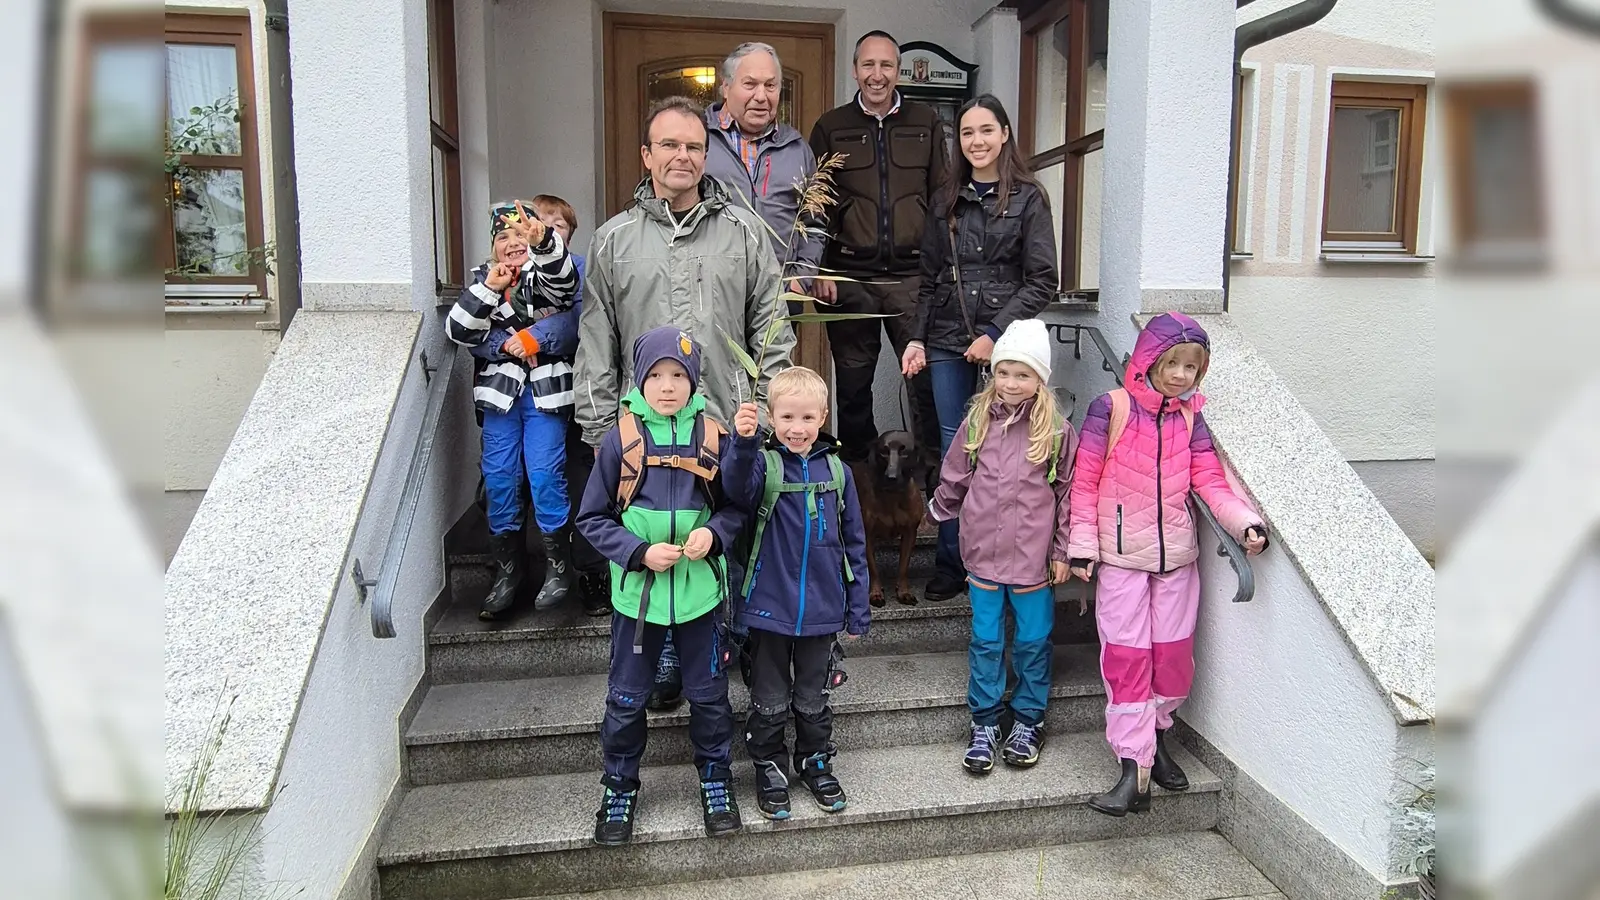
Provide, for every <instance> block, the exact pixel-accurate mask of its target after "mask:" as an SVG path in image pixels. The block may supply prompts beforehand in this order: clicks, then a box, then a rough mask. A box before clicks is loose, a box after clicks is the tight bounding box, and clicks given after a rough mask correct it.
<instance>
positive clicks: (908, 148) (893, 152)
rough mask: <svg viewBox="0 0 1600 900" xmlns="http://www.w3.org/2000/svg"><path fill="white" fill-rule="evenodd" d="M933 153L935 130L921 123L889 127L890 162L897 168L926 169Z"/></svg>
mask: <svg viewBox="0 0 1600 900" xmlns="http://www.w3.org/2000/svg"><path fill="white" fill-rule="evenodd" d="M932 153H933V132H932V131H930V130H929V129H927V128H925V127H923V126H921V125H913V126H903V127H900V128H891V129H889V162H891V163H893V164H894V166H895V168H897V169H925V168H927V167H928V158H929V156H930V155H932Z"/></svg>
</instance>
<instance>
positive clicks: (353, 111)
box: [289, 0, 434, 310]
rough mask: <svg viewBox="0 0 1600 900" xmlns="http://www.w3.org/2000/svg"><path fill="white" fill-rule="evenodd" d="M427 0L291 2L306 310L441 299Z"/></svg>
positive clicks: (426, 304) (410, 305) (423, 304)
mask: <svg viewBox="0 0 1600 900" xmlns="http://www.w3.org/2000/svg"><path fill="white" fill-rule="evenodd" d="M427 18H428V17H427V3H426V0H349V2H344V3H322V2H313V0H291V2H290V3H289V48H290V68H291V77H292V78H293V82H294V145H295V146H294V152H295V173H296V177H297V179H298V188H299V198H300V265H301V270H302V279H303V284H304V295H303V305H304V307H305V308H306V309H323V310H327V309H386V310H405V309H416V310H423V309H429V308H431V307H432V306H433V304H434V268H433V189H432V184H431V180H432V176H431V172H430V166H429V154H430V146H429V124H428V22H427Z"/></svg>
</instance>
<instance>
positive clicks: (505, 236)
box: [445, 202, 578, 619]
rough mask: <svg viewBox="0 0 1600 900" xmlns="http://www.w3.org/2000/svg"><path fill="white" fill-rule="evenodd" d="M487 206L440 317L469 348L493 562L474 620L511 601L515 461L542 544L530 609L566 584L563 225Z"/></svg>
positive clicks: (573, 274) (571, 279)
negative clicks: (465, 271) (454, 294)
mask: <svg viewBox="0 0 1600 900" xmlns="http://www.w3.org/2000/svg"><path fill="white" fill-rule="evenodd" d="M491 216H492V219H491V225H490V230H491V234H492V235H493V240H494V243H493V251H492V254H491V256H490V259H489V261H488V262H486V263H484V264H483V265H481V266H479V267H478V268H476V269H474V270H473V272H472V276H473V284H472V286H471V287H469V288H467V289H466V290H464V291H462V292H461V298H460V299H459V300H457V301H456V304H455V306H454V307H452V308H451V310H450V314H449V316H448V317H447V318H446V319H445V330H446V333H447V334H448V335H449V337H450V339H451V340H453V341H455V342H456V343H458V344H462V345H465V346H467V347H470V348H471V349H472V355H473V356H474V357H475V358H476V363H475V369H476V378H475V380H474V383H473V389H472V396H473V401H474V404H475V405H476V407H477V409H478V412H479V415H480V416H481V418H482V422H483V457H482V465H483V482H484V492H485V494H487V495H488V518H489V548H490V552H491V553H492V554H493V557H494V567H495V581H494V585H493V587H491V588H490V590H489V594H488V596H487V597H485V598H484V601H483V608H482V610H481V612H480V613H479V616H480V617H481V618H484V619H494V618H496V617H497V616H500V615H502V614H504V613H505V612H506V611H507V610H509V609H510V608H511V605H512V603H513V601H514V600H515V599H516V594H517V589H518V588H519V587H520V586H521V583H522V579H523V571H522V556H523V552H522V551H523V543H522V527H523V518H524V515H523V511H522V478H523V472H524V470H526V472H527V479H528V483H529V484H530V486H531V487H532V489H533V508H534V519H535V521H536V523H537V525H538V527H539V532H540V536H541V539H542V542H543V544H544V552H545V581H544V585H543V586H542V587H541V588H540V590H539V594H538V597H537V599H535V601H534V608H535V609H549V608H552V607H555V606H559V605H560V604H561V603H562V602H563V601H564V600H565V599H566V597H567V594H568V593H570V591H571V589H572V577H573V576H572V561H571V553H572V551H571V538H572V536H571V527H570V523H569V521H568V519H569V503H568V497H567V478H566V460H567V454H566V431H567V421H568V419H569V418H570V417H571V415H572V402H573V394H572V359H573V355H574V354H575V353H576V350H577V343H578V341H577V339H578V329H577V324H578V323H577V316H576V314H575V313H574V312H573V301H574V298H575V297H576V295H577V290H578V275H577V270H576V268H575V267H574V265H573V261H572V256H571V255H570V254H569V253H568V252H567V248H566V245H565V243H564V242H563V241H562V240H561V236H560V235H559V234H557V233H556V230H555V229H553V228H549V227H547V226H545V225H544V223H543V222H541V221H540V220H539V219H538V217H537V216H536V215H534V214H533V213H532V212H531V211H530V210H528V209H526V208H525V207H524V206H523V204H521V203H520V202H518V203H514V204H500V205H497V206H496V207H495V208H494V210H493V211H492V213H491Z"/></svg>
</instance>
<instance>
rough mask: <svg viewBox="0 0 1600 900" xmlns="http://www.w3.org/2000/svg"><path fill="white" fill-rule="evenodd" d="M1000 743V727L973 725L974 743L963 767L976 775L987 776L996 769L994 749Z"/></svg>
mask: <svg viewBox="0 0 1600 900" xmlns="http://www.w3.org/2000/svg"><path fill="white" fill-rule="evenodd" d="M999 743H1000V726H998V725H979V724H978V723H976V722H974V723H972V741H971V742H970V743H968V744H967V755H966V756H963V757H961V765H962V766H963V767H965V768H966V770H967V771H968V772H971V773H972V774H974V775H987V774H989V770H990V769H993V768H994V749H995V746H996V745H997V744H999Z"/></svg>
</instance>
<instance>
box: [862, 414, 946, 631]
mask: <svg viewBox="0 0 1600 900" xmlns="http://www.w3.org/2000/svg"><path fill="white" fill-rule="evenodd" d="M929 458H930V455H929V454H928V453H927V452H925V451H922V450H921V449H920V448H918V447H917V441H916V438H914V437H912V436H911V432H909V431H886V432H884V433H883V434H881V435H879V436H878V439H877V440H875V441H873V442H872V448H871V450H870V451H869V452H868V454H867V458H866V459H864V460H860V461H857V462H853V463H851V464H850V468H851V470H852V472H853V473H854V475H855V482H856V495H857V497H859V498H860V500H861V519H862V523H863V525H864V526H865V529H864V530H865V531H866V533H867V575H868V577H869V578H870V579H871V584H872V591H871V593H870V595H869V598H870V601H871V603H872V605H873V606H883V605H884V603H885V602H886V601H885V600H884V591H883V582H882V581H881V580H880V579H879V578H878V558H877V555H876V553H875V551H874V548H875V547H876V546H877V545H878V544H880V543H887V542H892V541H894V540H896V539H899V541H900V572H899V576H900V577H899V580H898V581H897V582H896V584H895V599H897V600H899V601H900V602H901V603H904V604H905V605H907V606H915V605H916V604H917V595H916V594H915V593H913V592H912V590H911V575H910V571H909V570H910V568H911V551H912V549H913V548H914V547H915V546H916V542H917V529H918V528H920V527H921V526H922V517H923V513H924V508H923V502H922V488H921V484H922V480H923V476H924V475H925V474H926V470H927V466H928V460H929Z"/></svg>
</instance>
